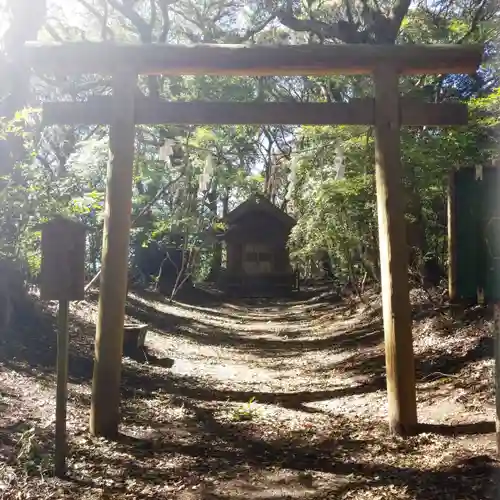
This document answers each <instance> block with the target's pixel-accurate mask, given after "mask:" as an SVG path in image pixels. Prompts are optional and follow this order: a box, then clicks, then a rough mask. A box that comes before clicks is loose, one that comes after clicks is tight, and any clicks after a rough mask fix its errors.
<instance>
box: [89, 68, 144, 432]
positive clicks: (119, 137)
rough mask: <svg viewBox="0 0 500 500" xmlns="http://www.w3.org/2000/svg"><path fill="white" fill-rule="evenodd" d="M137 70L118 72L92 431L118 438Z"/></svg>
mask: <svg viewBox="0 0 500 500" xmlns="http://www.w3.org/2000/svg"><path fill="white" fill-rule="evenodd" d="M136 84H137V77H136V75H135V74H130V73H128V72H126V73H120V74H115V75H114V76H113V104H114V105H113V119H112V120H113V121H112V124H111V127H110V132H109V135H110V137H109V143H110V153H109V162H108V172H107V187H106V210H105V219H104V233H103V247H102V272H101V286H100V297H99V315H98V319H97V328H96V343H95V363H94V376H93V381H92V406H91V417H90V431H91V433H92V434H94V435H100V436H104V437H109V438H111V437H114V436H116V435H117V433H118V425H119V419H120V380H121V363H122V351H123V326H124V319H125V301H126V295H127V278H128V272H127V271H128V257H129V233H130V216H131V209H132V180H133V163H134V140H135V116H134V94H135V89H136Z"/></svg>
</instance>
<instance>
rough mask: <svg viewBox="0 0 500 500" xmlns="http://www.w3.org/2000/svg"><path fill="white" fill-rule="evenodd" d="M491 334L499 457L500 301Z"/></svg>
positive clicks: (499, 451)
mask: <svg viewBox="0 0 500 500" xmlns="http://www.w3.org/2000/svg"><path fill="white" fill-rule="evenodd" d="M493 335H494V339H495V406H496V415H495V428H496V441H497V456H499V457H500V302H495V304H494V306H493Z"/></svg>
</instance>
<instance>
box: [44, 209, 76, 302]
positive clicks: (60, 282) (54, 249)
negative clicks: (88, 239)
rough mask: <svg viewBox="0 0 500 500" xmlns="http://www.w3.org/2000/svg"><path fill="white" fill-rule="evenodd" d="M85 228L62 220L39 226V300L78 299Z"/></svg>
mask: <svg viewBox="0 0 500 500" xmlns="http://www.w3.org/2000/svg"><path fill="white" fill-rule="evenodd" d="M85 235H86V226H85V225H84V224H81V223H80V222H76V221H73V220H70V219H66V218H63V217H58V218H55V219H53V220H51V221H49V222H47V223H46V224H43V226H42V266H41V273H40V298H41V299H42V300H82V299H83V298H84V289H85Z"/></svg>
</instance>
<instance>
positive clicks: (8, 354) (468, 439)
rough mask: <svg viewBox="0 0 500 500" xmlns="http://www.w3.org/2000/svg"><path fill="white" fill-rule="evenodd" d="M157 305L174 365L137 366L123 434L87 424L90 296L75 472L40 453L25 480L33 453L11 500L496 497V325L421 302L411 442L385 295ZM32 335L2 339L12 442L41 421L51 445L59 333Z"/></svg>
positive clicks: (154, 333) (80, 333) (77, 367)
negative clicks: (390, 421)
mask: <svg viewBox="0 0 500 500" xmlns="http://www.w3.org/2000/svg"><path fill="white" fill-rule="evenodd" d="M157 299H158V297H148V298H145V297H141V296H137V295H134V294H131V295H130V296H129V302H128V309H127V312H128V314H129V319H130V320H133V319H135V320H139V321H147V322H148V324H150V326H151V330H150V333H149V334H148V339H147V342H148V347H149V348H150V349H151V350H152V351H153V352H154V353H155V355H156V358H157V359H159V360H162V359H163V362H160V361H158V362H156V363H155V364H144V363H140V362H137V361H134V360H130V359H126V360H125V362H124V372H123V380H124V384H123V385H124V388H123V425H122V429H121V430H122V433H123V438H122V439H121V440H120V441H119V442H116V443H110V442H105V441H103V440H99V439H95V438H92V437H91V436H89V435H88V434H87V432H86V422H87V418H88V408H89V401H90V399H89V398H90V373H91V355H92V337H93V329H92V327H91V322H92V319H93V315H95V309H96V306H95V303H93V302H88V303H81V304H80V305H79V306H78V307H77V308H75V309H74V314H75V322H74V332H73V338H72V362H71V363H70V367H71V370H70V371H71V384H70V394H71V401H70V425H69V427H70V433H71V457H70V460H69V464H70V480H68V481H57V480H54V479H51V478H48V477H47V473H46V472H44V471H45V469H44V467H46V464H44V463H42V462H43V460H42V457H46V456H47V455H46V453H45V452H42V451H39V452H37V453H38V454H39V457H38V456H37V458H36V459H34V460H33V459H31V461H33V462H34V463H35V465H36V467H38V469H39V470H38V471H37V474H38V475H37V474H35V475H33V474H31V475H28V476H26V477H25V475H24V474H23V472H20V469H23V470H24V471H26V470H27V468H26V461H27V458H26V457H25V456H24V455H23V456H22V457H21V459H19V460H18V461H17V463H13V464H12V465H10V466H9V467H7V468H5V469H4V471H3V474H4V478H3V479H1V477H0V498H23V499H24V498H27V499H28V498H89V499H94V498H116V499H119V500H122V499H126V498H130V499H131V498H158V499H162V498H179V499H193V500H195V499H196V500H198V499H199V500H201V499H229V498H232V499H243V498H245V499H254V498H255V499H270V498H303V499H320V498H321V499H323V498H325V499H326V498H328V499H330V498H346V499H347V498H360V499H363V498H370V499H378V498H380V499H383V498H403V499H405V498H408V499H410V498H411V499H419V500H420V499H422V500H423V499H429V498H440V499H441V498H496V497H495V496H494V492H495V488H496V469H495V466H494V464H493V462H492V460H491V456H492V453H493V451H494V449H493V445H494V438H493V435H492V434H491V430H492V429H491V423H490V422H492V420H493V415H494V413H493V405H492V387H491V383H490V380H491V369H492V363H491V339H490V338H489V334H488V333H487V331H488V326H489V325H488V323H487V322H484V321H482V320H475V321H473V322H471V321H469V322H468V323H467V321H466V320H463V319H462V320H461V321H460V322H457V323H456V324H453V323H450V322H449V321H448V323H446V324H445V323H443V322H442V321H441V320H439V319H436V315H435V313H432V314H430V313H427V312H426V311H425V307H424V306H418V307H417V309H418V310H417V314H416V316H418V313H420V319H418V318H417V319H416V321H415V328H414V330H415V352H416V369H417V377H418V379H419V384H418V400H419V401H418V406H419V419H420V421H421V422H424V423H425V424H427V428H426V429H424V430H426V431H427V432H423V433H422V434H420V435H418V436H416V437H412V438H410V439H407V440H402V439H400V438H395V437H391V436H389V435H388V434H387V430H386V423H385V422H386V413H387V407H386V395H385V389H384V386H385V380H384V356H383V343H382V342H383V333H382V327H381V320H380V312H379V309H378V306H379V305H378V304H377V301H376V300H374V301H373V302H372V307H371V308H366V307H360V306H358V307H357V308H355V310H351V309H352V308H349V307H347V306H346V305H345V304H339V305H332V304H328V303H321V302H316V303H313V302H311V303H306V302H301V303H293V302H281V303H280V302H276V303H274V304H272V305H269V304H265V303H264V304H259V303H246V304H245V303H240V304H218V305H212V306H193V305H185V304H174V305H170V304H167V303H165V302H164V301H160V300H157ZM439 317H440V316H439V315H438V316H437V318H439ZM445 327H446V328H447V330H446V328H445ZM28 330H29V329H27V331H26V332H24V333H22V334H20V335H19V334H18V336H17V337H16V338H15V339H14V338H9V339H3V342H2V346H1V347H2V349H1V350H0V353H1V354H2V356H1V359H0V361H1V360H3V362H2V370H1V371H0V390H1V394H2V399H0V405H3V406H4V407H5V411H4V417H3V420H2V422H3V427H4V429H5V430H4V431H3V436H4V438H3V442H4V444H6V445H7V444H9V445H10V447H11V448H12V449H13V450H19V439H20V438H21V437H22V436H25V435H26V429H29V425H30V424H36V425H37V430H36V442H37V443H38V444H39V447H40V450H43V449H45V448H44V447H45V444H46V443H49V442H50V440H51V438H52V427H53V426H52V418H53V406H52V401H53V399H52V397H53V389H54V378H53V357H54V338H53V333H52V332H53V330H52V329H51V328H47V330H46V336H44V335H40V331H38V332H37V334H38V337H35V336H34V335H33V331H32V330H29V331H28ZM30 332H31V333H30ZM18 333H19V332H18ZM171 361H173V364H172V362H171ZM443 374H446V375H443ZM21 387H22V390H20V388H21ZM16 426H17V427H16ZM0 432H1V431H0ZM23 433H24V434H23ZM1 436H2V434H0V438H1ZM14 438H15V439H14ZM16 443H17V444H16ZM16 446H17V447H16ZM37 447H38V445H37ZM6 449H7V446H6ZM23 464H24V465H23ZM2 481H3V483H2ZM2 484H4V487H3V489H2ZM21 487H22V488H23V496H22V497H16V496H15V495H16V494H17V493H19V491H20V490H19V488H21ZM2 491H3V493H4V496H3V497H2V496H1V494H2ZM30 495H32V496H30Z"/></svg>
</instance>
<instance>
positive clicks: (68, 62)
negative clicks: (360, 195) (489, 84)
mask: <svg viewBox="0 0 500 500" xmlns="http://www.w3.org/2000/svg"><path fill="white" fill-rule="evenodd" d="M482 54H483V47H482V46H478V45H469V46H462V45H461V46H440V45H428V46H418V45H391V46H383V45H331V46H328V45H321V46H314V45H299V46H276V47H269V46H251V47H246V46H229V45H201V46H189V47H186V46H165V45H115V44H109V43H102V44H101V43H99V44H98V43H95V44H92V43H72V44H62V45H60V44H59V45H42V46H40V45H27V46H26V47H25V48H24V50H23V52H22V54H21V55H20V59H19V60H20V62H21V64H22V65H24V66H26V67H29V68H32V69H34V70H35V71H37V72H50V73H64V74H68V73H104V74H111V75H112V76H113V95H112V97H103V98H96V99H92V100H90V101H88V102H87V103H47V104H46V105H45V106H44V120H45V123H47V124H54V123H60V124H77V123H81V124H90V123H93V124H110V160H109V165H108V180H107V195H106V217H105V225H104V243H103V257H102V274H101V293H100V302H99V318H98V322H97V333H96V362H95V368H94V381H93V397H92V412H91V430H92V432H94V433H95V434H100V435H105V436H113V435H114V434H116V432H117V430H118V424H119V405H120V396H119V386H120V366H121V352H122V336H123V324H124V310H125V300H126V290H127V262H128V251H129V248H128V244H129V232H130V213H131V199H132V170H133V161H134V137H135V125H136V124H138V123H143V124H144V123H147V124H161V123H163V124H164V123H173V124H182V123H190V124H201V123H210V124H233V123H242V124H321V125H325V124H332V125H333V124H348V125H349V124H351V125H352V124H366V125H373V126H374V128H375V146H376V149H375V162H376V169H375V175H376V186H377V211H378V226H379V244H380V263H381V278H382V299H383V315H384V332H385V352H386V370H387V394H388V408H389V410H388V411H389V425H390V428H391V430H392V431H394V432H396V433H399V434H411V433H413V432H415V430H416V427H417V410H416V393H415V367H414V356H413V346H412V331H411V321H412V320H411V308H410V300H409V285H408V248H407V243H406V237H405V231H406V229H405V219H404V203H403V189H402V185H401V174H402V172H401V159H400V127H401V126H402V125H435V126H448V125H463V124H466V123H467V108H466V106H464V105H462V104H450V103H446V104H445V103H443V104H429V103H422V102H415V101H413V100H408V99H405V98H400V95H399V88H398V86H399V75H400V74H441V73H473V72H475V71H476V69H477V68H478V67H479V65H480V63H481V59H482ZM138 74H164V75H248V76H264V75H270V76H271V75H328V74H346V75H352V74H367V75H372V76H373V78H374V83H375V96H374V99H368V100H359V101H353V102H350V103H347V104H345V103H341V104H298V103H297V104H294V103H259V104H256V103H207V102H203V103H192V102H189V103H179V102H175V103H174V102H159V101H157V100H150V99H148V98H137V95H136V83H137V75H138Z"/></svg>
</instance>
